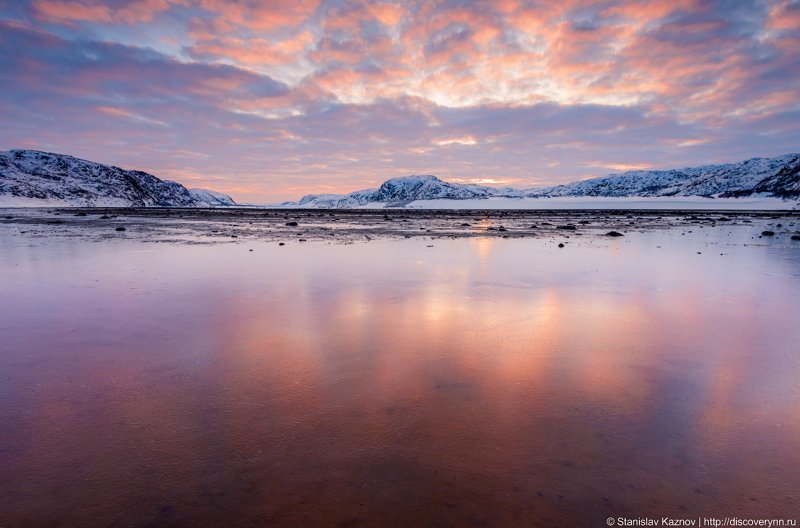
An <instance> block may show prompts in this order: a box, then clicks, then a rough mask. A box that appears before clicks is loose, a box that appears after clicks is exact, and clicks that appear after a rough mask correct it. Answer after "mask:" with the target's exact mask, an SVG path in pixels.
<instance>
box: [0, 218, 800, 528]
mask: <svg viewBox="0 0 800 528" xmlns="http://www.w3.org/2000/svg"><path fill="white" fill-rule="evenodd" d="M659 236H660V237H661V238H659ZM698 236H699V235H698ZM671 237H673V238H674V233H662V234H650V235H647V236H646V237H645V236H643V237H642V238H636V237H633V236H631V237H629V238H630V240H631V241H630V242H627V241H626V242H625V243H624V244H623V243H620V242H619V241H610V242H608V243H607V244H605V245H604V243H602V242H597V241H594V242H591V243H586V244H584V243H583V242H581V241H580V240H578V239H577V237H576V238H574V239H570V240H571V241H572V242H573V243H572V244H571V245H570V247H569V249H568V250H567V251H564V250H558V249H556V248H554V247H553V245H552V244H550V243H549V242H548V241H545V240H508V241H504V240H498V239H462V240H455V241H449V240H437V241H435V247H434V248H427V247H426V245H427V244H426V242H425V241H422V240H420V241H415V240H411V241H375V242H371V243H369V244H363V245H353V246H324V245H308V246H298V247H292V248H288V247H287V248H281V249H278V248H276V247H273V246H266V245H264V246H260V245H255V244H254V245H255V251H254V252H253V253H251V254H247V255H245V256H242V253H244V251H245V250H243V249H242V248H236V247H233V248H232V247H226V246H213V247H192V246H180V247H174V246H169V247H163V249H161V248H159V250H158V251H149V252H146V253H141V252H137V251H128V250H126V247H127V246H124V245H123V246H122V247H119V246H113V247H111V246H108V245H97V244H86V245H79V246H78V247H77V248H71V249H70V250H69V251H64V252H62V251H60V250H58V249H57V248H56V247H54V248H47V247H40V248H35V249H31V248H24V249H20V250H19V252H18V253H17V252H16V250H14V251H12V252H11V253H10V254H5V255H2V256H0V259H2V260H0V264H1V265H2V271H3V272H4V273H5V275H6V276H7V277H8V278H9V282H8V285H9V287H8V294H7V295H8V297H7V298H8V300H9V303H8V304H5V305H3V306H0V315H2V317H0V320H2V321H4V322H5V324H7V325H8V326H2V327H0V334H2V337H3V338H4V339H3V341H4V342H5V343H8V346H9V350H10V351H9V352H8V353H7V354H6V355H4V356H3V357H1V358H0V366H2V367H3V370H4V371H6V372H11V373H12V374H13V376H11V377H10V378H9V380H8V383H7V384H5V386H4V387H3V391H4V394H5V395H6V397H5V398H4V399H3V400H2V403H0V417H1V418H3V420H2V422H3V423H6V424H8V425H7V428H8V429H7V430H8V431H10V432H11V434H10V435H9V438H10V442H9V443H8V445H9V449H11V450H12V451H14V452H15V453H16V454H17V455H18V457H17V461H16V462H14V463H12V464H11V465H10V467H9V473H10V474H11V475H12V476H13V479H12V480H11V481H14V482H17V483H22V484H23V487H22V489H26V490H28V491H26V492H25V493H26V495H25V497H27V500H29V501H34V502H36V503H38V504H40V505H41V511H44V512H47V511H55V510H56V509H57V508H58V507H60V504H61V503H60V502H59V501H60V500H61V499H60V498H59V497H58V496H56V497H51V498H49V499H45V498H43V497H44V495H42V494H43V493H44V489H45V488H43V487H41V485H40V484H39V483H47V482H53V481H59V482H64V483H66V484H69V483H77V482H80V479H82V478H84V477H85V476H86V473H84V470H76V468H78V467H84V468H87V469H86V471H90V472H91V474H92V475H94V477H93V478H94V479H95V481H94V482H95V483H96V484H95V485H94V486H90V487H88V488H86V487H83V488H80V487H76V488H75V489H81V490H84V491H82V492H81V493H80V494H78V495H69V494H68V495H69V496H70V497H71V499H70V500H73V501H76V503H77V504H80V505H81V507H80V508H78V512H79V513H76V515H81V513H80V512H84V514H85V515H87V518H88V516H89V515H90V514H91V515H99V516H100V518H105V517H103V515H108V514H109V513H108V512H106V513H103V512H99V511H97V510H93V508H94V507H93V506H91V505H88V504H94V503H96V502H97V497H99V496H101V494H102V495H103V496H106V497H111V500H112V501H113V500H116V501H122V502H126V501H127V502H128V503H130V504H134V505H135V507H136V509H137V511H149V510H148V508H150V507H151V506H152V504H154V503H156V502H158V501H159V500H161V499H160V498H159V497H160V496H161V497H163V496H169V497H172V500H173V501H175V502H177V503H187V502H189V503H192V500H193V499H192V497H197V496H201V497H203V500H202V501H199V502H194V503H192V506H191V508H190V509H189V510H190V512H202V513H203V515H205V516H206V517H205V518H208V519H214V518H216V517H214V515H217V513H214V511H215V510H214V508H219V509H220V511H223V510H225V509H226V508H227V509H228V511H239V512H247V513H248V514H250V515H252V516H257V515H259V514H264V515H266V516H267V517H270V516H271V515H278V516H279V517H277V518H280V515H284V517H283V519H287V520H285V521H281V522H284V523H289V522H290V520H297V518H296V517H292V515H293V513H287V511H296V510H293V509H292V508H291V507H289V506H287V505H296V504H298V503H299V502H301V501H305V502H304V504H306V505H307V506H305V508H306V510H307V511H308V512H309V513H308V515H310V517H308V519H315V520H320V519H322V518H325V515H334V516H338V515H340V514H341V515H344V514H345V513H346V512H350V511H353V509H356V510H358V508H359V507H360V506H359V502H363V501H365V500H366V502H368V503H371V502H374V503H375V504H378V505H380V508H378V509H376V510H374V511H372V512H371V513H367V514H365V515H367V519H369V520H375V519H378V518H379V516H378V515H379V513H380V512H382V511H386V510H385V508H388V507H391V508H393V511H394V512H396V514H397V515H398V518H400V519H402V520H407V521H409V522H411V521H413V520H416V519H417V517H415V515H418V514H419V510H416V509H414V507H413V504H411V503H405V504H404V503H401V502H399V501H398V499H397V497H409V496H412V497H417V499H418V501H419V502H418V504H425V508H427V510H425V509H424V511H426V512H427V513H428V514H429V515H433V516H434V517H435V518H438V517H437V516H438V515H442V516H444V515H445V514H446V516H447V518H450V519H456V520H465V519H468V518H470V517H469V512H468V511H464V510H460V509H459V508H451V507H448V506H446V503H447V501H450V502H451V503H454V504H455V503H457V504H473V505H475V507H476V508H478V509H480V510H481V511H491V512H492V514H493V515H494V517H492V521H496V522H498V523H499V522H504V523H506V524H509V523H513V522H514V520H515V519H516V520H519V519H527V520H529V519H535V518H539V517H540V516H541V515H543V512H560V513H555V514H554V515H555V518H557V519H558V520H560V521H561V522H562V523H566V524H575V523H579V522H582V520H583V519H588V517H589V516H590V515H591V516H596V515H595V514H597V515H600V514H601V513H603V512H605V510H604V509H603V508H604V503H603V502H602V497H604V496H605V497H606V498H608V499H609V500H611V501H614V504H615V505H616V506H617V507H620V508H622V507H624V508H625V509H627V510H629V511H641V512H644V511H651V512H659V511H662V510H664V512H665V513H669V512H674V511H676V508H679V507H681V506H683V507H685V508H687V509H688V510H689V511H700V510H703V512H704V513H707V512H706V510H705V509H703V508H709V507H710V508H711V509H712V510H713V509H714V508H717V509H720V511H727V509H729V508H733V507H734V506H737V505H739V504H740V503H741V500H742V496H741V491H740V490H741V489H744V488H745V487H746V488H747V489H748V490H749V491H748V493H750V494H752V495H753V496H756V497H757V498H758V499H759V502H757V503H756V502H754V501H750V502H751V503H748V506H747V507H748V511H753V512H762V511H763V512H769V513H771V514H775V512H776V511H779V510H780V509H781V508H782V507H784V503H783V502H781V501H782V500H783V499H782V497H785V496H786V494H787V493H789V492H791V490H792V489H796V486H797V484H798V481H797V477H796V474H797V471H796V470H797V468H798V467H799V466H800V460H798V455H797V453H796V452H795V451H794V450H793V446H796V443H797V441H798V440H800V431H798V428H797V425H796V424H797V423H798V421H797V418H798V382H797V380H796V376H795V375H794V372H795V369H794V368H793V367H794V366H795V365H794V356H793V354H792V352H793V350H794V346H795V344H796V343H797V340H798V337H800V334H798V332H800V325H798V324H797V320H796V317H797V315H796V314H797V313H800V311H798V308H799V307H798V302H800V301H798V299H799V298H800V295H798V293H800V292H798V284H797V282H796V281H793V280H792V279H791V278H790V273H791V271H790V269H787V267H786V261H785V260H781V259H776V258H773V257H774V255H773V254H771V253H769V252H766V251H764V250H763V248H745V247H743V246H741V247H737V248H735V249H731V250H729V251H731V252H732V253H734V254H733V255H731V258H728V259H726V260H725V261H724V264H725V267H724V268H723V267H720V265H719V264H720V261H719V260H713V259H710V258H709V259H699V258H698V257H699V256H698V255H696V253H695V252H694V251H692V250H691V249H693V248H689V250H687V249H686V248H687V247H688V246H689V245H691V244H692V243H697V244H703V243H705V242H706V241H707V240H706V239H702V238H696V239H693V241H690V242H686V241H685V240H683V241H681V243H682V244H684V245H683V246H671V244H672V243H673V241H672V238H671ZM655 245H662V246H663V248H662V249H660V250H658V251H656V250H655V249H654V247H655ZM136 247H137V246H132V249H135V248H136ZM51 251H52V252H54V254H53V255H50V254H48V252H51ZM52 256H56V257H57V258H51V257H52ZM28 264H30V265H28ZM767 274H768V275H769V276H770V277H771V280H770V281H766V282H765V281H762V280H760V279H758V277H762V276H764V275H767ZM40 277H45V278H44V279H43V280H45V281H47V284H48V287H47V288H29V285H30V284H33V283H34V281H38V280H39V278H40ZM47 277H50V278H49V279H48V278H47ZM754 277H755V278H754ZM98 278H99V282H95V280H96V279H98ZM133 288H135V289H133ZM12 306H14V307H17V308H18V309H11V308H10V307H12ZM11 328H22V329H25V332H24V333H23V334H19V333H15V332H11V331H10V330H9V329H11ZM6 338H7V339H6ZM17 409H24V410H25V412H26V414H20V413H18V412H17ZM98 455H99V456H98ZM3 460H5V459H0V463H2V464H7V463H6V462H3ZM159 468H161V469H159ZM120 471H123V472H125V474H126V475H128V476H129V477H130V478H129V479H128V481H127V482H125V483H124V485H120V484H119V483H118V480H117V479H118V476H119V473H120ZM26 475H29V476H26ZM164 475H167V476H168V478H167V477H165V476H164ZM175 483H177V484H178V485H177V487H176V486H175ZM696 489H699V490H701V491H702V493H698V492H696V491H694V490H696ZM540 492H541V493H542V496H540V495H539V493H540ZM11 493H17V492H16V491H12V490H10V489H9V488H8V487H7V486H4V485H3V484H2V483H0V498H2V497H10V496H11V495H10V494H11ZM76 493H77V492H76ZM559 495H561V496H562V497H563V498H561V499H559V498H558V497H559ZM711 496H713V497H714V500H713V501H712V502H709V501H710V499H709V497H711ZM334 497H339V498H340V499H339V501H340V502H338V503H337V502H336V501H335V500H334ZM532 497H535V498H536V499H535V500H534V501H532V499H531V498H532ZM18 498H19V497H18ZM454 501H455V502H454ZM536 501H538V502H536ZM17 502H19V501H17ZM22 502H23V503H24V500H23V501H22ZM98 504H99V502H98ZM443 505H444V506H443ZM709 505H710V506H709ZM281 507H283V508H284V509H283V510H281ZM287 508H288V510H287ZM438 508H443V509H442V510H441V512H440V513H436V512H439V511H440V510H439V509H438ZM737 511H738V510H737ZM281 512H283V513H281ZM332 512H333V513H332ZM432 512H433V513H432ZM179 513H180V514H181V515H189V514H187V513H186V512H185V511H183V512H179ZM583 515H585V516H586V517H582V516H583ZM21 518H22V517H21ZM442 518H444V517H442ZM598 518H600V519H602V518H605V517H598ZM81 519H82V518H80V517H76V520H77V521H80V520H81ZM76 523H77V524H79V523H78V522H76ZM279 524H280V523H279ZM489 524H492V523H491V522H490V523H489Z"/></svg>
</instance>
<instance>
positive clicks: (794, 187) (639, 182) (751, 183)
mask: <svg viewBox="0 0 800 528" xmlns="http://www.w3.org/2000/svg"><path fill="white" fill-rule="evenodd" d="M799 173H800V154H787V155H785V156H780V157H777V158H753V159H749V160H747V161H743V162H740V163H726V164H723V165H706V166H703V167H686V168H683V169H671V170H654V171H629V172H625V173H623V174H612V175H610V176H606V177H603V178H594V179H591V180H584V181H578V182H572V183H568V184H566V185H558V186H555V187H547V188H543V189H531V190H529V191H528V195H529V196H534V197H539V196H543V197H556V196H613V197H623V196H643V197H655V196H705V197H721V198H725V197H741V196H750V195H752V194H754V193H767V194H768V195H770V196H775V197H781V198H793V197H798V196H800V175H799Z"/></svg>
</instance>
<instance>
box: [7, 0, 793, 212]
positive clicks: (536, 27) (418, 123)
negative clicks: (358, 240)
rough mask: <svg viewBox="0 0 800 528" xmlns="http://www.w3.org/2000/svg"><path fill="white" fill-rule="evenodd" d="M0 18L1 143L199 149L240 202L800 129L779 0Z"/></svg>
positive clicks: (705, 159) (521, 177)
mask: <svg viewBox="0 0 800 528" xmlns="http://www.w3.org/2000/svg"><path fill="white" fill-rule="evenodd" d="M0 15H1V16H0V26H1V27H0V48H1V49H0V61H2V66H3V68H2V69H0V81H2V82H3V86H4V89H3V91H2V93H1V94H0V110H2V112H0V124H2V125H8V126H2V127H0V141H1V142H2V147H4V148H12V147H17V146H20V145H28V146H30V145H40V146H42V148H44V147H45V146H47V148H51V149H58V150H61V151H63V152H66V153H70V154H75V155H80V156H83V157H87V158H90V159H93V158H94V159H109V157H111V158H112V159H114V160H115V162H116V163H118V164H125V165H127V166H131V167H142V166H147V167H149V168H151V169H152V170H154V171H155V172H156V174H158V170H159V169H163V170H167V169H170V170H172V169H174V167H173V165H172V163H173V162H174V158H173V156H171V155H170V152H173V153H177V152H181V151H183V152H203V153H204V154H205V155H206V156H207V157H206V158H204V159H203V160H199V159H198V160H196V161H192V158H191V157H184V158H186V159H181V162H185V163H186V167H184V169H185V170H186V171H187V173H190V174H196V175H202V174H209V175H212V174H213V175H223V174H224V175H227V176H226V177H225V178H222V177H220V178H221V179H217V180H215V181H218V185H217V186H216V187H217V188H218V189H219V190H222V191H225V190H230V189H234V188H235V189H249V190H250V191H248V193H247V196H237V197H238V198H240V199H242V200H247V201H269V200H279V199H284V198H293V197H296V196H294V195H293V194H292V195H289V194H288V193H295V192H296V190H298V189H301V190H303V191H304V192H315V191H318V190H319V189H324V188H331V187H334V188H336V189H339V190H344V191H346V190H352V188H353V187H358V186H363V184H367V186H375V185H377V184H379V183H380V182H381V181H382V180H383V179H385V178H388V177H393V176H398V175H402V174H404V173H411V172H414V173H434V174H438V175H440V176H445V175H446V176H448V177H450V178H451V179H459V180H460V181H473V182H487V183H488V182H507V181H516V182H519V185H520V186H523V187H524V186H530V185H533V184H536V183H538V182H545V181H546V182H548V183H560V182H564V181H569V180H572V179H578V178H581V177H584V176H585V175H586V171H587V168H588V169H589V170H591V171H592V174H591V175H592V176H601V175H604V174H605V173H607V172H608V171H623V170H632V169H645V168H655V167H674V166H685V165H691V164H700V163H711V162H720V161H734V160H738V159H742V158H745V157H748V156H755V155H777V154H783V153H786V152H790V151H792V150H796V148H797V144H798V140H800V124H798V123H800V119H798V117H800V102H799V101H798V98H797V97H796V94H797V93H798V92H800V63H799V62H798V61H797V59H796V56H797V54H796V50H797V49H798V47H800V5H798V4H797V3H796V2H792V1H786V0H768V1H766V2H764V3H752V4H750V3H737V4H735V5H728V4H722V3H720V4H717V3H715V2H705V1H699V0H679V1H667V0H653V1H649V2H638V1H636V2H634V1H626V0H622V1H616V2H591V1H588V0H565V1H563V2H558V3H555V2H538V3H534V2H527V1H523V0H502V1H497V2H450V1H444V2H432V1H418V2H395V1H376V2H368V1H363V0H341V1H322V0H280V1H279V0H269V1H255V0H107V1H103V0H30V1H29V2H24V1H23V2H14V3H13V4H8V5H4V7H3V12H2V13H0ZM12 124H13V125H14V126H11V125H12ZM101 130H102V134H100V133H99V131H101ZM120 145H121V146H122V147H121V146H120ZM597 160H604V161H597Z"/></svg>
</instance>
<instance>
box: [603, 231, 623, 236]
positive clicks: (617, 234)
mask: <svg viewBox="0 0 800 528" xmlns="http://www.w3.org/2000/svg"><path fill="white" fill-rule="evenodd" d="M606 236H610V237H621V236H625V235H623V234H622V233H620V232H619V231H609V232H608V233H606Z"/></svg>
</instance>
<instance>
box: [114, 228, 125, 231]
mask: <svg viewBox="0 0 800 528" xmlns="http://www.w3.org/2000/svg"><path fill="white" fill-rule="evenodd" d="M115 231H125V228H124V227H118V228H116V229H115Z"/></svg>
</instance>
